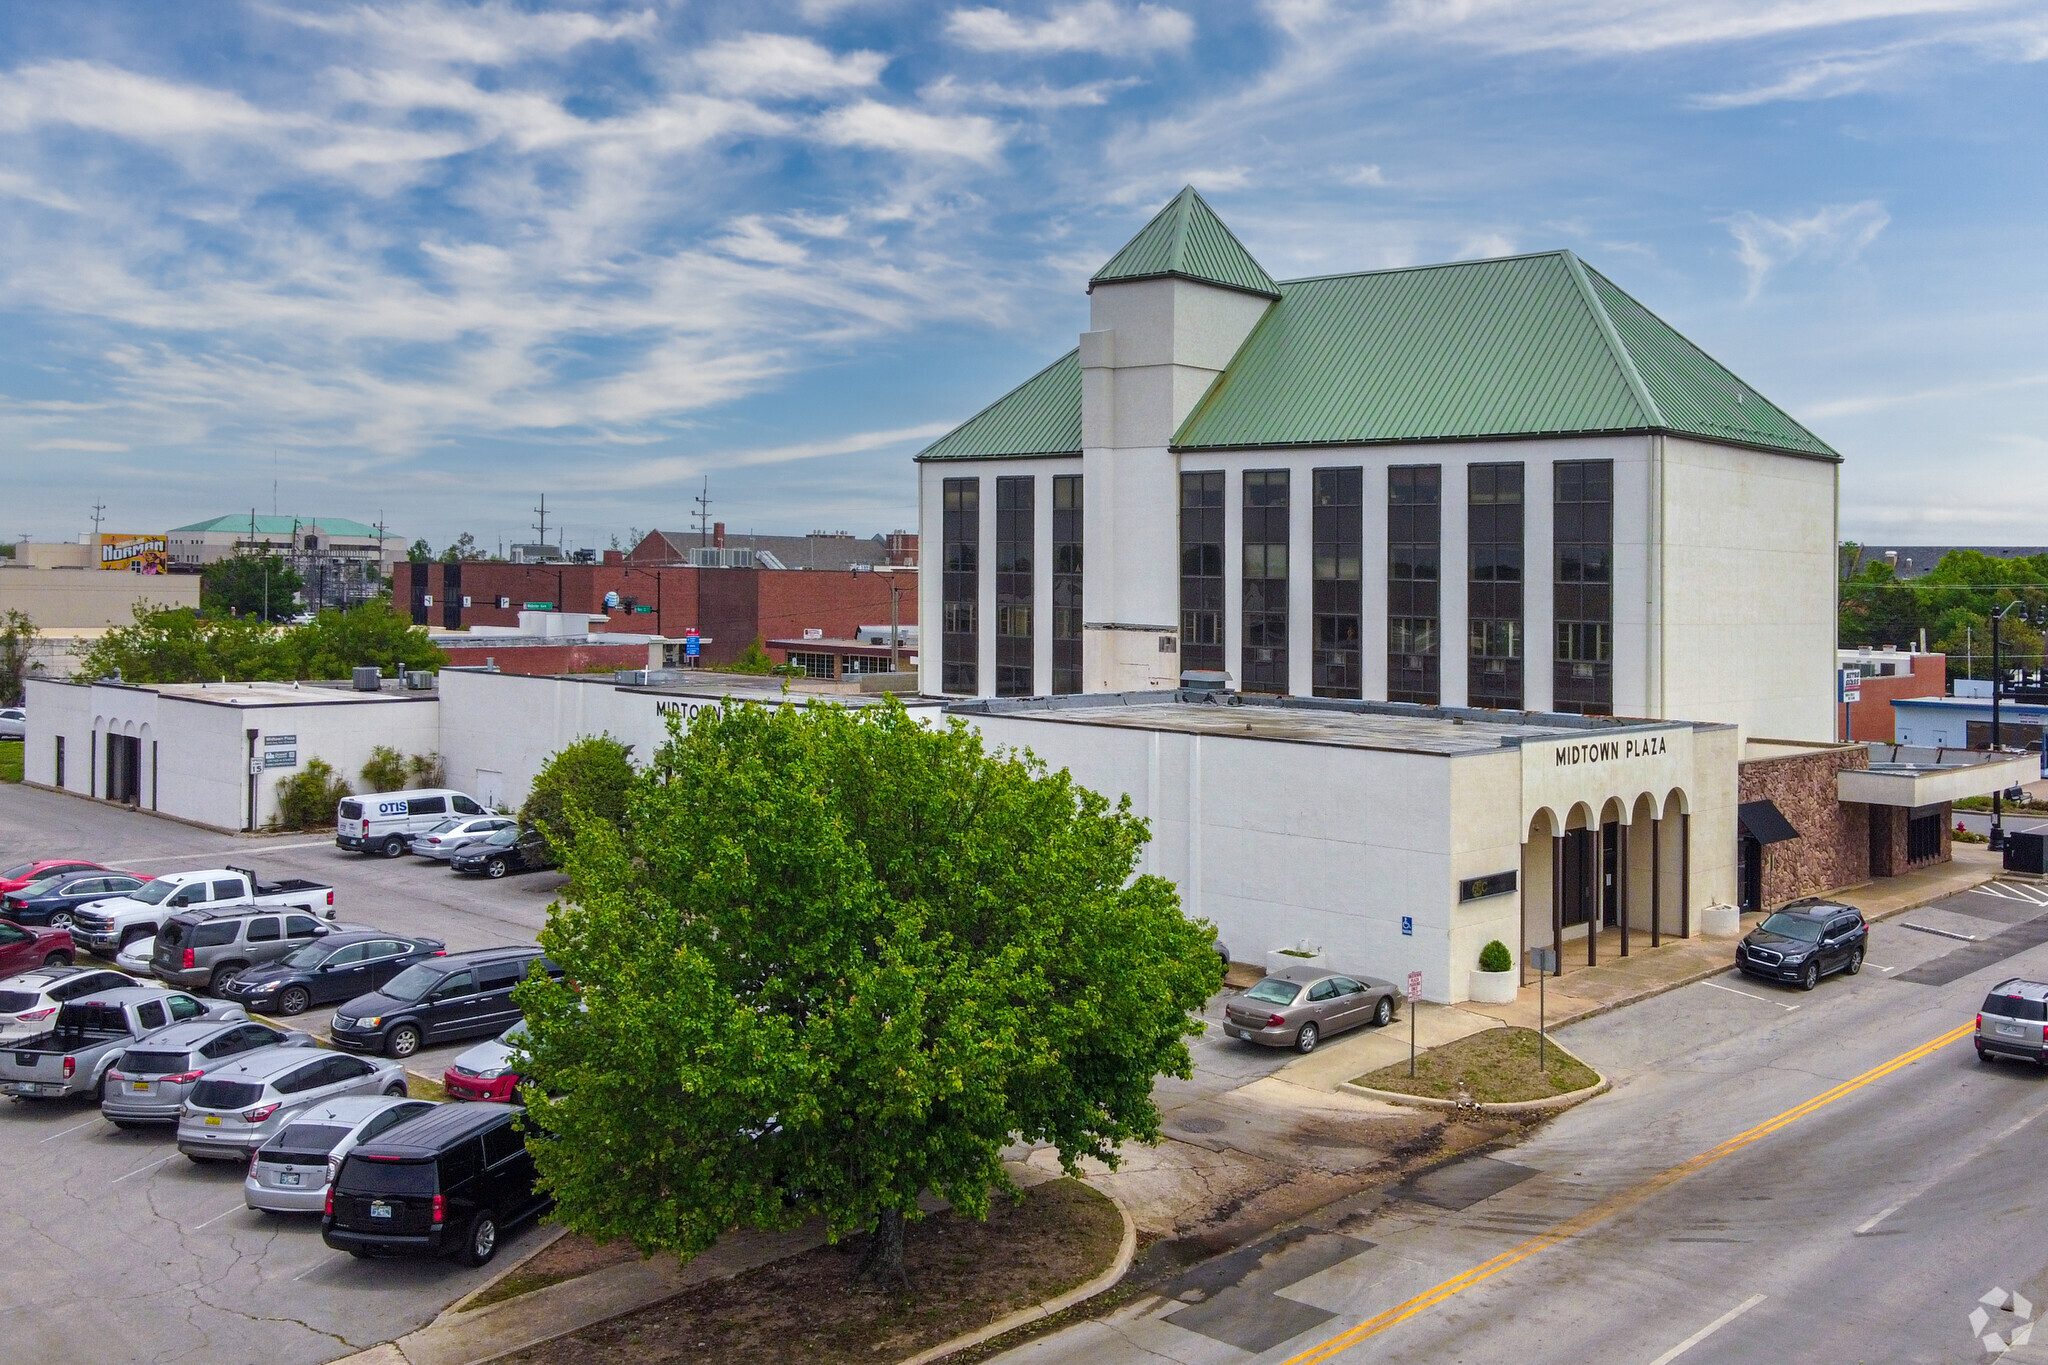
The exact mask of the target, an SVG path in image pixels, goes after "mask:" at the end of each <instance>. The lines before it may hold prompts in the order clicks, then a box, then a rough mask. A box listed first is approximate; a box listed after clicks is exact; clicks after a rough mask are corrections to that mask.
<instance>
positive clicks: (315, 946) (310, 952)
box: [283, 943, 334, 967]
mask: <svg viewBox="0 0 2048 1365" xmlns="http://www.w3.org/2000/svg"><path fill="white" fill-rule="evenodd" d="M333 951H334V949H333V948H331V947H329V946H328V945H327V944H325V943H308V944H307V945H306V946H305V947H303V948H294V949H292V950H291V951H290V952H289V953H286V954H285V956H284V958H283V961H284V965H285V966H287V967H317V966H319V965H320V964H321V963H323V962H325V961H326V960H327V955H328V954H329V953H331V952H333Z"/></svg>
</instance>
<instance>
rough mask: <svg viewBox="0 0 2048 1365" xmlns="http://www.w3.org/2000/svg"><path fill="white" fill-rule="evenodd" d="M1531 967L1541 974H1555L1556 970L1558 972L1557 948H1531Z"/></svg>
mask: <svg viewBox="0 0 2048 1365" xmlns="http://www.w3.org/2000/svg"><path fill="white" fill-rule="evenodd" d="M1529 965H1530V966H1531V967H1533V968H1535V969H1536V970H1537V971H1539V972H1554V971H1556V970H1557V949H1555V948H1531V949H1530V950H1529Z"/></svg>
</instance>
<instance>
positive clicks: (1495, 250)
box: [1454, 232, 1515, 261]
mask: <svg viewBox="0 0 2048 1365" xmlns="http://www.w3.org/2000/svg"><path fill="white" fill-rule="evenodd" d="M1514 254H1515V243H1514V239H1513V238H1510V237H1507V236H1505V235H1504V234H1502V233H1498V232H1475V233H1473V234H1472V235H1471V236H1469V237H1467V238H1466V239H1465V240H1464V242H1463V244H1461V245H1460V246H1459V247H1458V250H1457V251H1456V253H1455V254H1454V258H1455V259H1457V260H1461V261H1471V260H1483V259H1485V258H1487V257H1490V256H1512V255H1514Z"/></svg>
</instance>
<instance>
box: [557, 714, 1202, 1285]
mask: <svg viewBox="0 0 2048 1365" xmlns="http://www.w3.org/2000/svg"><path fill="white" fill-rule="evenodd" d="M627 806H628V810H629V819H628V821H627V823H626V825H625V827H624V828H623V829H621V828H619V827H616V826H614V825H612V824H609V823H608V822H606V821H604V820H602V819H599V818H595V817H593V816H591V815H590V814H589V813H588V812H586V811H582V810H579V809H578V808H577V807H576V806H575V805H574V804H573V803H572V804H571V806H570V808H569V818H570V820H571V821H572V823H573V824H574V825H575V827H576V839H575V842H574V844H573V846H572V847H571V848H570V850H569V856H568V859H567V861H566V864H565V866H566V869H567V871H568V873H569V876H570V884H569V887H568V890H567V894H566V897H565V899H564V900H563V901H562V902H561V903H560V904H558V905H557V906H555V907H553V909H552V910H551V912H550V916H549V921H548V925H547V927H546V929H545V930H544V931H543V932H542V935H541V942H542V943H543V944H544V945H545V947H546V948H547V951H548V953H549V955H550V956H551V957H553V958H554V960H555V961H556V962H558V963H560V964H561V966H562V967H563V968H564V969H565V971H566V973H567V976H566V980H565V981H564V982H559V983H557V982H549V981H546V980H540V979H537V980H533V981H529V982H527V983H526V984H524V985H522V986H521V987H520V996H519V998H520V1001H521V1004H522V1006H523V1008H524V1009H525V1011H526V1014H527V1018H528V1021H529V1027H530V1034H529V1040H528V1043H527V1049H528V1051H529V1053H530V1058H529V1060H528V1061H527V1062H526V1063H525V1064H523V1065H522V1066H521V1068H520V1069H521V1074H523V1075H525V1076H526V1077H528V1078H529V1082H530V1084H529V1085H528V1086H527V1088H526V1090H525V1092H524V1094H525V1097H526V1102H527V1103H528V1104H529V1105H530V1106H532V1112H533V1117H534V1119H535V1120H536V1123H535V1124H534V1126H533V1128H532V1130H531V1132H530V1134H529V1144H530V1145H531V1147H532V1149H533V1152H534V1157H535V1160H536V1162H537V1163H538V1165H539V1168H540V1173H541V1178H542V1180H543V1182H544V1183H545V1185H546V1187H547V1188H548V1189H549V1190H550V1191H551V1192H552V1193H553V1194H554V1195H555V1197H556V1198H557V1200H558V1201H559V1205H558V1209H557V1214H556V1216H557V1217H558V1218H560V1219H561V1220H562V1221H563V1222H565V1223H567V1224H568V1225H569V1226H570V1227H572V1228H575V1229H577V1230H578V1231H581V1232H585V1233H588V1234H590V1235H593V1236H595V1237H598V1238H600V1239H610V1238H616V1237H624V1238H627V1239H629V1240H631V1241H632V1242H633V1243H634V1245H635V1246H637V1247H638V1248H639V1249H640V1250H641V1251H642V1252H643V1253H652V1252H654V1251H656V1250H668V1251H672V1252H675V1253H676V1254H678V1255H680V1256H684V1257H688V1256H692V1255H694V1254H696V1253H698V1252H700V1251H702V1250H704V1249H705V1248H706V1247H708V1246H710V1245H711V1244H712V1242H713V1241H715V1240H716V1239H717V1238H718V1237H719V1236H720V1235H721V1234H722V1233H724V1232H725V1231H726V1230H727V1229H729V1228H732V1227H735V1226H740V1227H752V1228H788V1227H793V1226H795V1225H797V1224H799V1223H801V1222H803V1221H804V1220H805V1219H807V1218H811V1217H819V1218H822V1219H823V1220H824V1222H825V1225H826V1227H827V1229H828V1230H829V1232H830V1234H831V1235H833V1236H835V1237H837V1236H841V1235H844V1234H848V1233H852V1232H855V1231H858V1230H872V1232H873V1234H874V1235H873V1236H872V1237H871V1238H870V1240H869V1242H868V1253H867V1255H865V1256H864V1257H863V1258H862V1262H861V1267H860V1270H859V1271H857V1272H856V1275H855V1279H856V1280H859V1279H861V1278H863V1277H864V1276H872V1277H875V1278H878V1279H882V1280H885V1281H886V1280H891V1279H901V1278H902V1276H903V1269H902V1253H903V1235H904V1226H905V1223H906V1222H907V1221H912V1220H915V1219H916V1218H917V1216H918V1206H917V1199H918V1196H919V1195H920V1194H923V1193H926V1192H930V1193H933V1194H937V1195H939V1196H941V1197H943V1198H945V1199H947V1200H949V1201H951V1203H952V1204H953V1206H954V1207H955V1208H957V1209H959V1210H961V1211H962V1212H964V1213H966V1214H968V1215H970V1216H981V1215H984V1214H985V1213H986V1211H987V1209H988V1206H989V1201H990V1199H991V1197H992V1196H993V1195H995V1194H997V1193H1000V1192H1004V1191H1007V1190H1008V1189H1009V1188H1010V1186H1009V1181H1008V1179H1007V1177H1006V1176H1005V1174H1004V1171H1003V1167H1002V1161H1001V1152H1002V1149H1003V1147H1004V1146H1005V1145H1006V1144H1008V1143H1010V1142H1013V1141H1015V1140H1017V1139H1020V1138H1021V1139H1024V1140H1028V1141H1034V1142H1038V1141H1042V1142H1048V1143H1051V1144H1053V1145H1054V1146H1056V1147H1057V1149H1058V1151H1059V1155H1060V1160H1061V1162H1062V1163H1063V1164H1064V1165H1065V1166H1066V1167H1067V1169H1068V1170H1069V1171H1072V1170H1074V1169H1075V1168H1076V1165H1077V1163H1078V1162H1079V1161H1080V1160H1081V1159H1082V1158H1084V1157H1092V1158H1095V1159H1097V1160H1100V1161H1103V1162H1105V1163H1108V1164H1110V1165H1115V1164H1116V1163H1117V1161H1118V1155H1119V1149H1120V1147H1121V1146H1122V1145H1123V1144H1125V1143H1129V1142H1153V1141H1157V1140H1158V1136H1159V1115H1158V1111H1157V1110H1156V1108H1155V1107H1154V1106H1153V1103H1152V1098H1151V1092H1152V1085H1153V1081H1154V1078H1155V1077H1157V1076H1160V1075H1162V1074H1164V1075H1174V1076H1183V1077H1184V1076H1187V1075H1188V1074H1189V1057H1188V1051H1187V1045H1186V1041H1185V1040H1186V1039H1187V1038H1188V1037H1189V1036H1191V1035H1193V1034H1195V1033H1197V1032H1199V1030H1200V1027H1201V1026H1200V1024H1199V1023H1197V1022H1195V1021H1194V1020H1193V1018H1192V1013H1193V1011H1195V1010H1196V1009H1198V1008H1199V1007H1200V1006H1201V1004H1202V1002H1203V1000H1204V999H1205V998H1206V997H1207V996H1208V995H1209V993H1210V992H1212V991H1213V990H1214V989H1215V988H1216V984H1217V963H1216V956H1215V954H1214V952H1213V950H1212V949H1211V946H1210V944H1211V939H1212V935H1211V933H1210V931H1209V929H1208V927H1207V926H1206V925H1203V924H1201V923H1198V922H1190V921H1189V920H1187V919H1186V918H1184V917H1183V916H1182V915H1181V913H1180V905H1179V900H1178V897H1177V895H1176V893H1175V891H1174V888H1173V886H1172V885H1171V884H1170V883H1168V882H1166V881H1163V880H1161V879H1159V878H1157V877H1152V876H1134V875H1133V874H1134V873H1135V872H1136V870H1137V867H1138V858H1139V853H1140V850H1141V848H1142V847H1143V845H1144V843H1145V841H1146V839H1147V837H1148V834H1147V829H1146V826H1145V823H1144V822H1143V821H1142V820H1139V819H1137V818H1136V817H1134V816H1133V815H1132V814H1131V813H1130V810H1129V803H1128V801H1124V802H1122V803H1119V804H1117V805H1111V804H1110V803H1109V802H1108V801H1106V800H1104V799H1103V798H1102V797H1101V796H1099V795H1097V794H1096V793H1094V792H1091V791H1088V790H1087V789H1085V788H1083V787H1080V786H1078V785H1076V784H1075V783H1074V782H1073V781H1072V780H1071V778H1070V777H1069V776H1068V774H1067V773H1066V772H1064V771H1062V772H1058V773H1050V772H1047V771H1046V770H1045V768H1044V766H1043V765H1042V764H1040V763H1039V762H1038V761H1037V760H1035V759H1032V758H1030V757H1029V756H1027V755H1018V754H1015V753H1007V752H990V751H989V750H987V749H985V748H984V747H983V744H982V742H981V739H980V737H979V736H978V735H977V734H976V733H975V732H973V731H971V730H969V729H967V728H966V727H965V726H964V725H963V724H961V723H960V722H958V721H955V722H953V723H951V724H949V725H947V726H943V727H928V726H926V725H924V724H921V723H919V722H918V721H917V720H914V719H913V718H911V717H910V716H909V715H908V714H907V713H906V712H905V711H904V710H903V708H902V707H901V706H899V705H897V704H895V703H894V702H893V701H892V702H888V703H885V704H883V705H880V706H872V707H866V708H861V709H858V710H854V709H843V708H839V707H834V706H830V705H827V704H824V703H812V704H811V705H809V706H806V707H801V708H799V707H795V706H786V707H777V708H767V707H763V706H760V705H758V704H748V705H739V704H730V703H729V704H727V705H726V706H724V707H722V708H707V709H706V710H704V711H701V712H699V713H698V714H697V716H696V717H695V718H694V720H693V721H692V723H691V724H690V726H689V728H688V730H687V731H685V730H683V729H682V728H681V726H680V723H679V722H677V721H673V720H672V721H671V730H670V738H669V740H668V742H667V743H666V744H664V746H663V747H662V749H661V750H660V751H659V752H658V753H657V754H656V755H655V758H654V761H653V762H652V763H651V764H649V765H648V766H647V768H645V769H644V770H642V771H641V772H640V773H639V774H638V775H637V776H636V777H635V779H634V783H633V788H632V793H631V796H630V798H629V800H628V802H627ZM571 983H573V984H571Z"/></svg>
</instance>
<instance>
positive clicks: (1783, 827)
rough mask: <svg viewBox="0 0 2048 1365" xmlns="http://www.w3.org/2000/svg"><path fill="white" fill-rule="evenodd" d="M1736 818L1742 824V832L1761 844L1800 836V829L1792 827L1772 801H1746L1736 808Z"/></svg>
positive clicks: (1776, 842) (1781, 841)
mask: <svg viewBox="0 0 2048 1365" xmlns="http://www.w3.org/2000/svg"><path fill="white" fill-rule="evenodd" d="M1735 818H1736V820H1737V821H1738V822H1739V823H1740V824H1741V825H1742V832H1743V833H1744V834H1747V835H1748V836H1749V837H1750V838H1752V839H1754V840H1756V841H1757V842H1758V843H1760V844H1778V843H1783V842H1784V841H1785V840H1787V839H1797V838H1798V837H1799V831H1798V830H1796V829H1794V828H1792V822H1791V821H1790V820H1787V819H1786V818H1785V813H1784V812H1783V811H1781V810H1779V809H1778V807H1777V804H1776V803H1775V802H1772V801H1745V802H1743V803H1742V804H1741V805H1740V806H1737V807H1736V808H1735Z"/></svg>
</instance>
